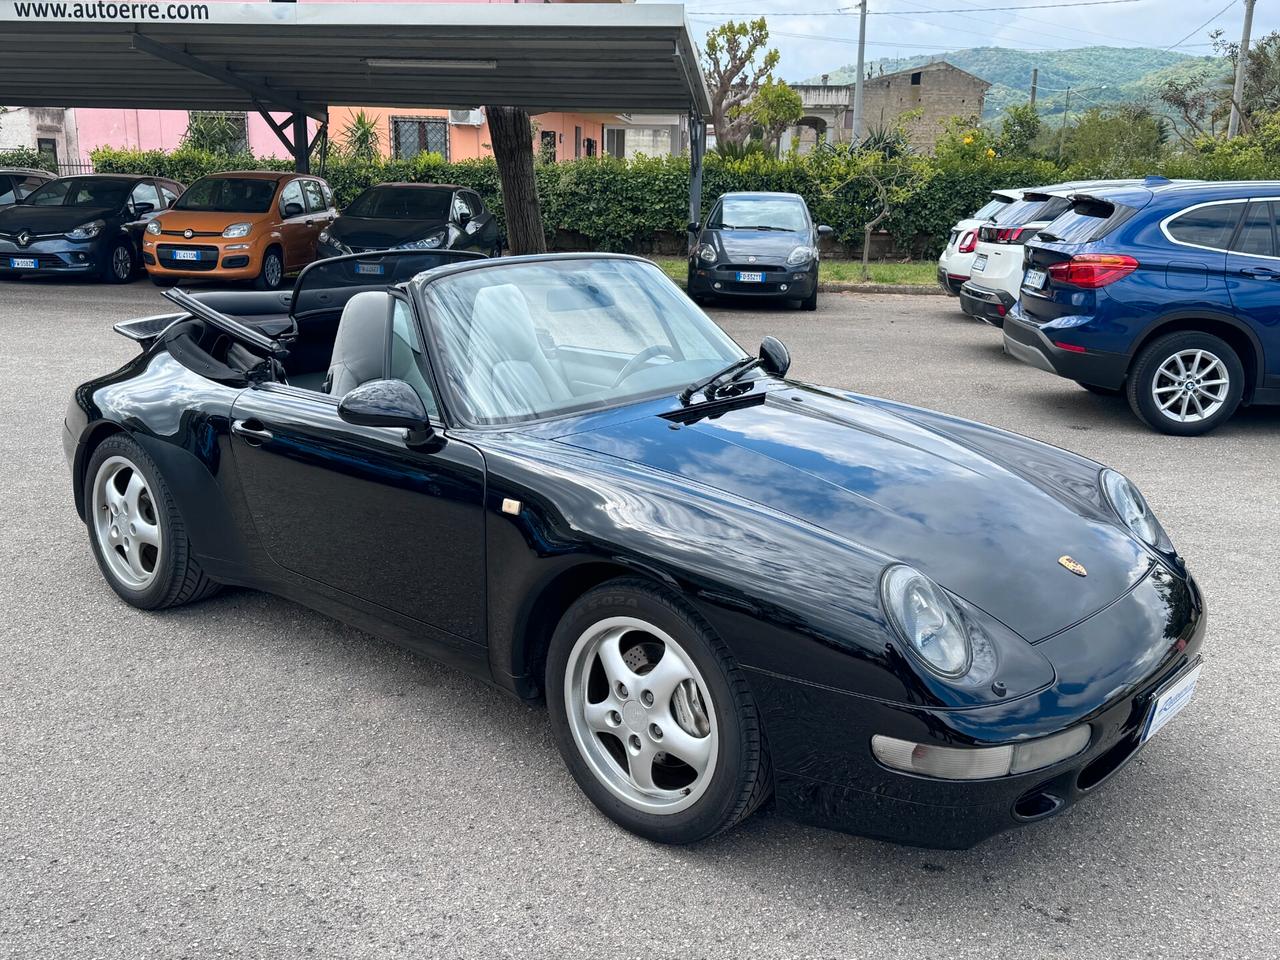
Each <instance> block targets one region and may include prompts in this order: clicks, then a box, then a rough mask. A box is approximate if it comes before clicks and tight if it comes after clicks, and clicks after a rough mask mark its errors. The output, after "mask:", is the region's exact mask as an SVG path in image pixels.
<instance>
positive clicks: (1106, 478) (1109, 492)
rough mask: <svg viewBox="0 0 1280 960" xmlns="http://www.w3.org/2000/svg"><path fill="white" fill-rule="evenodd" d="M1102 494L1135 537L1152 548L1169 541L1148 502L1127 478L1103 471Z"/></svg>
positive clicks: (1109, 471) (1110, 471) (1112, 471)
mask: <svg viewBox="0 0 1280 960" xmlns="http://www.w3.org/2000/svg"><path fill="white" fill-rule="evenodd" d="M1102 492H1103V493H1105V494H1106V496H1107V500H1108V502H1109V503H1110V504H1111V509H1112V510H1114V511H1115V512H1116V516H1118V517H1119V518H1120V519H1121V520H1122V521H1123V522H1124V525H1125V526H1126V527H1128V528H1129V529H1130V530H1131V531H1133V535H1134V536H1135V537H1137V538H1138V539H1139V540H1141V541H1143V542H1144V543H1147V544H1150V545H1151V546H1153V547H1155V546H1159V545H1161V544H1162V543H1164V542H1166V541H1167V540H1168V537H1167V536H1166V535H1165V532H1164V528H1163V527H1162V526H1160V521H1159V520H1157V519H1156V517H1155V514H1153V513H1152V512H1151V508H1150V507H1148V506H1147V501H1146V500H1144V499H1143V498H1142V494H1141V493H1139V492H1138V488H1137V487H1135V486H1134V485H1133V484H1132V483H1131V482H1130V481H1129V479H1128V478H1127V477H1123V476H1121V475H1120V474H1118V473H1116V472H1115V471H1114V470H1103V471H1102Z"/></svg>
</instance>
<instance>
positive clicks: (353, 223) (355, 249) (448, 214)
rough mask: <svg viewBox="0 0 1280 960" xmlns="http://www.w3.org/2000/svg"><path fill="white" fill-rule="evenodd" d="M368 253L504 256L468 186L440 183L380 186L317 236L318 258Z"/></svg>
mask: <svg viewBox="0 0 1280 960" xmlns="http://www.w3.org/2000/svg"><path fill="white" fill-rule="evenodd" d="M369 250H474V251H476V252H478V253H483V254H487V255H489V256H497V255H498V254H499V253H501V252H502V238H501V237H500V236H499V234H498V224H497V221H496V220H495V219H494V216H493V214H492V213H490V212H489V211H488V210H487V209H486V208H485V205H484V202H483V201H482V200H481V199H480V196H479V194H477V193H476V192H475V191H474V190H469V189H467V188H466V187H459V186H454V185H452V184H444V183H380V184H378V185H377V186H373V187H370V188H369V189H367V190H365V191H364V193H362V194H360V196H358V197H356V198H355V199H354V200H352V201H351V204H350V206H348V207H347V208H346V209H345V210H343V211H342V216H340V217H339V218H338V219H337V220H336V221H334V223H333V225H332V226H330V227H329V228H328V229H326V230H324V231H322V232H321V234H320V241H319V246H318V253H319V255H320V257H322V258H323V257H340V256H343V255H344V254H348V253H364V252H366V251H369Z"/></svg>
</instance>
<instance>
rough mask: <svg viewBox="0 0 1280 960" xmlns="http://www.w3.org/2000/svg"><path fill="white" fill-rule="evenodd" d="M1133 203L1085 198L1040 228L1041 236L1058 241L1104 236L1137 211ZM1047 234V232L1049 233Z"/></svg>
mask: <svg viewBox="0 0 1280 960" xmlns="http://www.w3.org/2000/svg"><path fill="white" fill-rule="evenodd" d="M1134 212H1135V211H1134V209H1133V207H1128V206H1125V205H1124V204H1122V203H1115V204H1113V203H1107V202H1105V201H1099V200H1082V201H1080V202H1078V203H1075V204H1073V205H1072V207H1071V209H1070V210H1068V211H1067V212H1066V213H1064V214H1062V216H1060V217H1058V218H1057V219H1056V220H1053V221H1050V223H1049V225H1048V226H1047V227H1045V228H1044V229H1043V230H1041V231H1040V236H1041V237H1044V238H1045V239H1050V240H1052V241H1054V242H1058V241H1061V242H1062V243H1089V242H1090V241H1093V240H1101V239H1102V238H1103V237H1105V236H1106V235H1107V234H1108V233H1110V232H1111V231H1112V230H1114V229H1115V228H1116V227H1118V226H1119V225H1120V224H1122V223H1123V222H1124V221H1125V220H1127V219H1129V217H1131V216H1132V215H1133V214H1134ZM1046 235H1047V236H1046Z"/></svg>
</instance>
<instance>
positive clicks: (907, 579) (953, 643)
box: [880, 564, 976, 679]
mask: <svg viewBox="0 0 1280 960" xmlns="http://www.w3.org/2000/svg"><path fill="white" fill-rule="evenodd" d="M880 595H881V598H882V601H883V603H884V608H885V612H886V613H887V614H888V615H889V619H890V620H891V621H893V625H894V626H895V627H896V628H897V630H898V633H899V634H900V635H901V636H902V639H903V640H905V641H906V643H907V647H908V648H909V649H910V650H911V652H912V653H914V654H915V655H916V656H917V657H918V658H919V659H920V660H921V661H922V662H923V663H924V665H925V666H926V667H928V668H929V669H930V670H932V671H933V672H934V673H936V674H937V675H938V676H940V677H945V678H947V679H956V678H959V677H962V676H964V674H965V673H967V672H968V670H969V665H970V663H971V662H972V660H973V647H972V644H971V643H970V639H969V629H968V628H967V626H966V624H965V623H964V621H963V620H962V619H961V617H960V612H959V611H958V610H956V607H955V604H953V603H952V602H951V599H950V598H949V597H948V596H947V595H946V594H945V593H944V592H943V591H942V589H941V588H940V587H939V586H938V585H937V584H936V583H934V582H933V581H932V580H930V579H929V578H928V577H926V576H925V575H924V574H923V573H921V572H920V571H919V570H916V569H914V568H913V567H908V566H905V565H904V564H895V565H894V566H892V567H889V568H888V569H887V570H886V571H885V572H884V576H883V577H882V578H881V580H880ZM974 629H976V627H975V628H974Z"/></svg>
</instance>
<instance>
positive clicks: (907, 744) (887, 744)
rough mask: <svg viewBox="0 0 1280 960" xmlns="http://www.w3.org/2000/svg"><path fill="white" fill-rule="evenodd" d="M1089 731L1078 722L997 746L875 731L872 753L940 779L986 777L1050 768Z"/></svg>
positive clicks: (1070, 754) (1078, 748) (1083, 740)
mask: <svg viewBox="0 0 1280 960" xmlns="http://www.w3.org/2000/svg"><path fill="white" fill-rule="evenodd" d="M1091 737H1092V730H1091V728H1090V727H1089V725H1088V724H1087V723H1086V724H1081V725H1080V726H1078V727H1072V728H1071V729H1070V730H1064V731H1063V732H1062V733H1055V734H1054V735H1053V736H1051V737H1041V738H1039V739H1038V740H1023V741H1022V742H1020V743H1009V744H1005V745H1003V746H999V747H935V746H934V745H933V744H929V743H915V742H914V741H911V740H899V739H898V738H897V737H886V736H884V735H882V734H879V733H877V734H876V735H875V736H873V737H872V738H871V752H872V753H873V754H875V757H876V759H877V760H879V761H880V762H881V763H883V764H884V765H885V766H886V767H893V768H894V769H895V770H905V771H906V772H907V773H915V774H919V775H920V776H923V777H938V778H939V779H942V780H985V779H987V778H988V777H1007V776H1010V775H1013V774H1018V773H1029V772H1030V771H1032V770H1040V769H1043V768H1044V767H1051V766H1053V765H1054V764H1055V763H1060V762H1061V761H1063V760H1066V759H1068V758H1069V757H1074V756H1075V755H1076V754H1078V753H1079V752H1080V751H1081V750H1083V749H1084V748H1085V747H1087V746H1088V745H1089V740H1090V738H1091Z"/></svg>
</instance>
